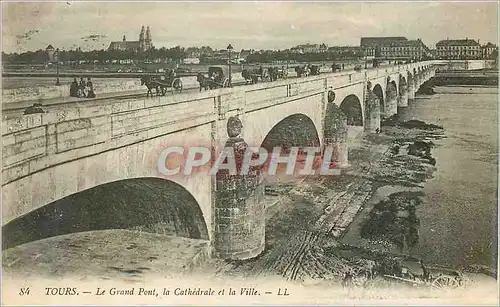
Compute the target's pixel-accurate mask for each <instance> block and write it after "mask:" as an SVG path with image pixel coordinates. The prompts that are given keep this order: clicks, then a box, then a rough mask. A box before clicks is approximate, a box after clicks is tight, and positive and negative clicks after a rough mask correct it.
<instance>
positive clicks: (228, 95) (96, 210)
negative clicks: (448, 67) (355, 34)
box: [2, 61, 435, 259]
mask: <svg viewBox="0 0 500 307" xmlns="http://www.w3.org/2000/svg"><path fill="white" fill-rule="evenodd" d="M434 70H435V68H434V63H433V62H430V61H429V62H419V63H412V64H405V65H399V66H391V67H384V68H378V69H377V68H376V69H370V70H366V71H361V72H348V73H346V72H341V73H328V74H321V75H319V76H310V77H304V78H296V79H288V80H280V81H275V82H270V83H261V84H255V85H248V86H240V87H235V88H224V89H217V90H211V91H206V92H199V93H183V94H179V95H174V96H167V97H155V98H149V99H148V98H137V99H132V100H130V99H129V100H124V101H117V102H113V103H108V104H103V105H98V106H87V107H80V108H77V107H69V108H68V109H67V110H64V111H61V112H55V113H45V114H31V115H25V116H24V117H20V118H16V119H10V120H6V121H4V122H3V123H2V136H3V170H2V175H3V176H2V180H3V181H2V201H3V225H2V226H3V230H4V233H5V231H9V235H8V238H6V236H4V248H8V247H9V246H14V245H17V244H21V243H25V242H29V241H32V240H35V239H37V238H43V237H49V236H55V235H60V234H64V233H71V232H78V231H86V230H95V229H106V228H109V229H112V228H134V227H135V228H137V227H139V228H140V227H146V228H147V226H148V225H142V224H141V223H148V224H167V225H170V226H168V227H167V228H169V227H170V228H169V229H168V231H169V232H170V233H171V232H173V233H175V234H176V235H179V236H185V237H191V238H197V239H202V240H207V241H209V242H210V246H211V250H212V252H213V255H214V256H215V257H221V258H224V259H247V258H251V257H255V256H257V255H258V254H259V253H261V252H262V251H263V249H264V243H265V232H264V231H265V208H264V204H263V198H264V197H263V196H264V186H263V185H264V184H263V180H262V176H261V175H260V174H258V172H257V173H253V175H247V176H222V175H220V174H219V173H218V174H217V175H209V174H207V173H203V172H196V173H193V174H191V175H189V176H183V175H182V174H181V175H177V176H172V177H165V176H164V175H162V174H161V173H160V172H159V170H158V167H157V165H158V158H159V156H160V154H161V152H162V150H163V149H165V148H166V147H168V146H181V147H189V146H193V145H195V146H208V147H210V148H211V150H212V151H213V152H220V151H221V148H222V147H224V146H240V145H243V146H246V145H248V146H261V145H262V144H263V143H264V142H265V140H266V139H267V138H268V136H269V134H270V132H271V131H273V129H275V128H276V127H278V126H280V125H281V126H282V127H283V124H284V123H287V121H288V120H289V119H291V118H293V117H297V116H299V117H300V118H301V120H303V121H304V122H306V125H309V127H311V129H313V130H314V131H315V134H316V135H315V138H316V139H317V142H318V143H319V144H321V146H325V145H333V146H334V148H335V150H336V154H335V155H334V157H335V159H336V165H337V166H338V167H339V168H341V167H344V166H347V165H348V151H347V150H348V139H349V135H354V134H356V133H359V132H361V131H363V130H364V131H365V132H366V133H373V132H377V129H379V128H380V119H381V117H388V116H391V115H393V114H396V113H397V112H398V108H402V107H406V106H408V103H409V102H411V101H412V100H413V99H414V98H415V92H416V91H417V89H418V88H419V87H420V85H421V84H422V83H423V82H425V81H426V80H428V79H429V78H431V77H432V76H433V75H434ZM286 127H287V129H293V127H291V126H290V125H289V126H286ZM294 145H296V146H298V145H297V144H294ZM116 183H123V184H124V186H125V188H122V190H116V189H114V188H113V187H115V186H113V185H115V184H116ZM142 183H147V184H146V185H142V186H141V184H142ZM145 186H147V188H144V187H145ZM103 187H104V189H103ZM99 188H101V190H102V191H104V192H102V191H101V192H102V193H104V194H99V195H100V196H98V197H97V198H94V200H92V201H89V202H88V204H87V205H85V206H87V207H85V208H83V209H82V208H78V209H77V203H78V202H79V201H81V200H77V198H78V195H83V194H82V193H87V194H86V196H85V197H90V196H89V195H91V196H92V195H94V196H96V195H98V192H97V191H98V190H97V189H99ZM139 190H141V191H142V193H143V194H141V195H142V196H141V195H139V194H140V193H139V192H137V191H139ZM165 191H167V192H165ZM101 192H99V193H101ZM136 192H137V193H136ZM130 193H132V194H133V193H136V194H137V195H139V196H138V197H139V198H141V197H142V199H146V198H147V201H145V202H144V203H146V204H147V206H146V205H144V206H142V207H141V206H135V207H134V206H133V204H128V205H127V204H126V205H123V204H122V205H118V198H122V199H123V198H124V199H125V202H126V201H127V197H129V196H127V195H132V194H130ZM162 193H163V194H162ZM130 197H131V196H130ZM148 197H149V198H148ZM96 199H97V200H96ZM95 202H100V205H99V206H96V205H94V203H95ZM130 202H132V200H130ZM47 208H48V209H47ZM28 217H30V218H31V220H30V221H31V222H28ZM49 220H50V221H51V222H50V223H49ZM143 221H146V222H143ZM171 225H174V226H171ZM11 229H21V230H22V231H11ZM141 229H144V228H141ZM172 229H174V230H172ZM149 231H151V229H150V230H149ZM164 231H165V229H164ZM153 232H154V230H153ZM42 233H45V234H42ZM6 240H7V241H6Z"/></svg>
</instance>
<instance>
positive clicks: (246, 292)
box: [45, 287, 289, 296]
mask: <svg viewBox="0 0 500 307" xmlns="http://www.w3.org/2000/svg"><path fill="white" fill-rule="evenodd" d="M287 290H288V289H286V288H283V289H282V288H279V289H277V291H272V292H270V291H266V292H265V294H275V295H283V296H288V295H289V292H288V291H287ZM85 294H88V295H117V296H121V295H123V296H126V295H131V296H134V295H135V296H161V295H175V296H215V295H240V296H253V295H261V294H263V293H261V292H260V291H258V290H257V289H255V288H252V287H249V288H246V287H243V288H227V289H226V288H222V289H214V288H205V289H203V288H173V289H168V288H163V289H156V288H145V287H131V288H115V287H111V288H97V289H96V290H94V291H79V290H78V289H77V288H74V287H73V288H69V287H68V288H50V287H47V288H45V295H85Z"/></svg>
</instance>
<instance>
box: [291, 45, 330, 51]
mask: <svg viewBox="0 0 500 307" xmlns="http://www.w3.org/2000/svg"><path fill="white" fill-rule="evenodd" d="M327 50H328V46H326V45H325V44H304V45H298V46H295V47H292V48H290V51H291V52H292V53H320V52H326V51H327Z"/></svg>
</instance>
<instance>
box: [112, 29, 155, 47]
mask: <svg viewBox="0 0 500 307" xmlns="http://www.w3.org/2000/svg"><path fill="white" fill-rule="evenodd" d="M151 48H153V39H152V37H151V30H150V29H149V26H148V27H147V29H146V31H144V26H142V29H141V33H140V34H139V40H138V41H127V39H126V38H125V35H123V39H122V41H121V42H111V43H110V44H109V47H108V51H116V50H119V51H134V52H143V51H146V50H149V49H151Z"/></svg>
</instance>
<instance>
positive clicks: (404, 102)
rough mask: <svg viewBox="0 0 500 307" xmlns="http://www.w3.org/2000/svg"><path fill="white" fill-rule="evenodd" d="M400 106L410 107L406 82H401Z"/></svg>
mask: <svg viewBox="0 0 500 307" xmlns="http://www.w3.org/2000/svg"><path fill="white" fill-rule="evenodd" d="M398 107H401V108H406V107H408V86H407V85H406V84H404V83H400V84H399V99H398Z"/></svg>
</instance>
